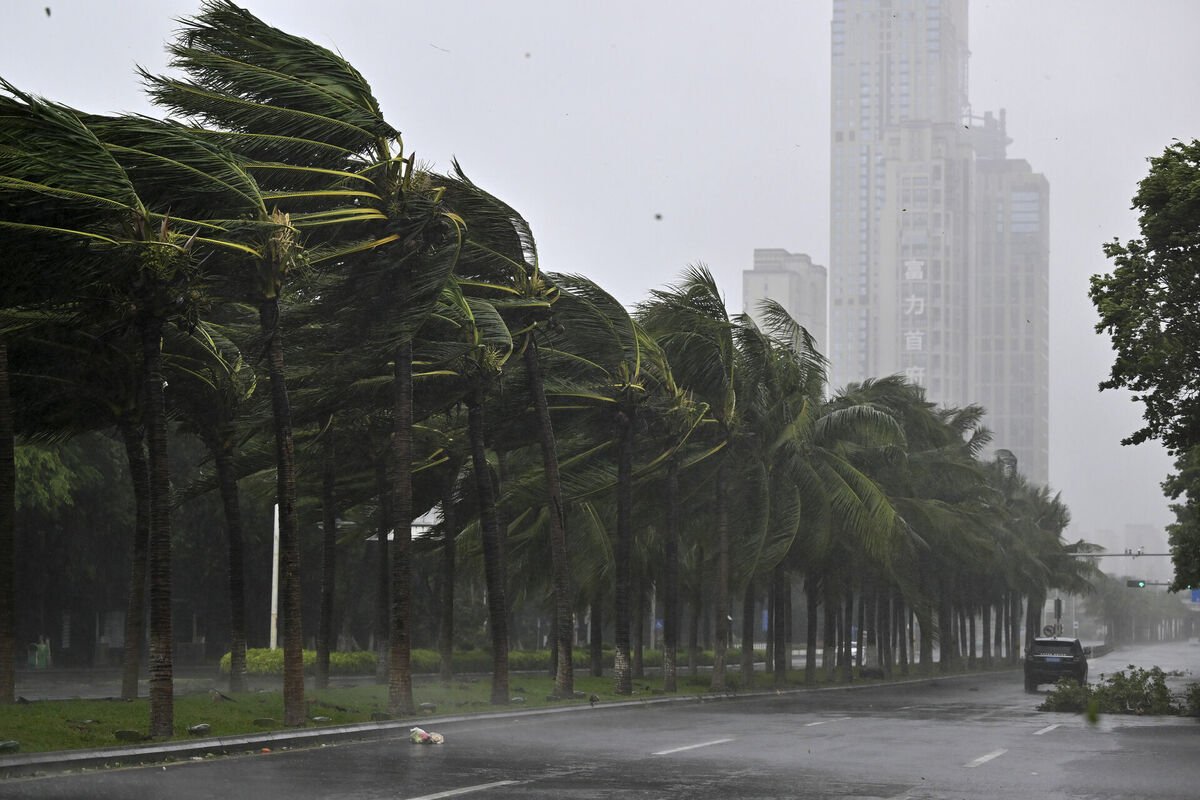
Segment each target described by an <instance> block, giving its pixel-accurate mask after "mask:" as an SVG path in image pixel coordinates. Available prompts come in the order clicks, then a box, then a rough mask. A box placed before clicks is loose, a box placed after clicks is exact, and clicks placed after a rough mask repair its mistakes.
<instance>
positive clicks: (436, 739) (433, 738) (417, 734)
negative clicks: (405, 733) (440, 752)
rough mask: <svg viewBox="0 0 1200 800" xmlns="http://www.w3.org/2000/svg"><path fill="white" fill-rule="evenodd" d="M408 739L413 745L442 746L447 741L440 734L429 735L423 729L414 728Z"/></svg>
mask: <svg viewBox="0 0 1200 800" xmlns="http://www.w3.org/2000/svg"><path fill="white" fill-rule="evenodd" d="M408 738H409V739H410V740H411V741H412V743H413V744H441V743H442V742H444V741H446V738H445V737H444V736H442V735H441V734H440V733H427V732H426V731H425V730H424V729H423V728H413V729H412V730H411V731H410V733H409V737H408Z"/></svg>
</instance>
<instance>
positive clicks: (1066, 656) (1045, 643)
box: [1025, 637, 1088, 692]
mask: <svg viewBox="0 0 1200 800" xmlns="http://www.w3.org/2000/svg"><path fill="white" fill-rule="evenodd" d="M1087 673H1088V664H1087V656H1086V655H1084V652H1083V645H1081V644H1080V643H1079V640H1078V639H1066V638H1063V637H1052V638H1046V639H1034V640H1033V647H1031V648H1029V649H1028V650H1027V651H1026V652H1025V691H1027V692H1036V691H1037V687H1038V684H1040V683H1054V682H1055V681H1057V680H1058V679H1059V678H1074V679H1075V680H1076V681H1077V682H1078V683H1080V684H1085V683H1087Z"/></svg>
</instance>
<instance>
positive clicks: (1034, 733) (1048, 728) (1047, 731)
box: [1033, 722, 1060, 736]
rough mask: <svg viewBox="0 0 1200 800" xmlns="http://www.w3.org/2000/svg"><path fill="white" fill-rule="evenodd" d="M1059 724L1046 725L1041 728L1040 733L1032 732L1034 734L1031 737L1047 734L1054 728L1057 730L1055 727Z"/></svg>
mask: <svg viewBox="0 0 1200 800" xmlns="http://www.w3.org/2000/svg"><path fill="white" fill-rule="evenodd" d="M1059 724H1060V723H1057V722H1056V723H1054V724H1053V725H1047V726H1046V727H1044V728H1042V729H1041V730H1040V731H1034V732H1033V735H1034V736H1041V735H1042V734H1043V733H1049V732H1050V731H1052V730H1054V729H1055V728H1057V727H1058V726H1059Z"/></svg>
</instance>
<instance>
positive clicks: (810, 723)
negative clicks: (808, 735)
mask: <svg viewBox="0 0 1200 800" xmlns="http://www.w3.org/2000/svg"><path fill="white" fill-rule="evenodd" d="M844 719H850V718H849V717H834V718H833V719H822V720H817V721H816V722H806V723H804V727H806V728H811V727H813V726H814V725H824V724H825V723H826V722H841V721H842V720H844Z"/></svg>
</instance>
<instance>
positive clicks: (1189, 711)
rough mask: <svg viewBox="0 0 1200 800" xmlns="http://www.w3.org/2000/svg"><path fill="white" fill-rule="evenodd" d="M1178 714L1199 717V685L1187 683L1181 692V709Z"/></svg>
mask: <svg viewBox="0 0 1200 800" xmlns="http://www.w3.org/2000/svg"><path fill="white" fill-rule="evenodd" d="M1180 713H1181V714H1184V715H1185V716H1189V717H1200V683H1189V684H1188V685H1187V688H1186V689H1184V690H1183V707H1182V708H1181V709H1180Z"/></svg>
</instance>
